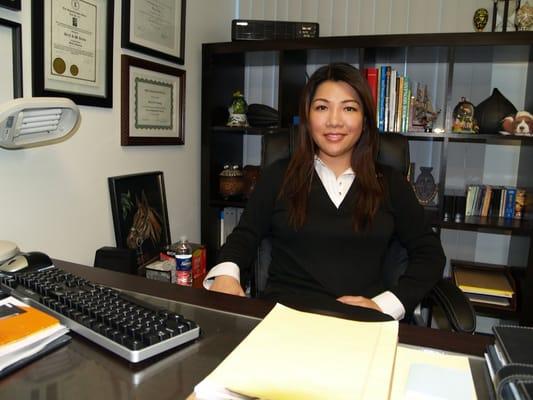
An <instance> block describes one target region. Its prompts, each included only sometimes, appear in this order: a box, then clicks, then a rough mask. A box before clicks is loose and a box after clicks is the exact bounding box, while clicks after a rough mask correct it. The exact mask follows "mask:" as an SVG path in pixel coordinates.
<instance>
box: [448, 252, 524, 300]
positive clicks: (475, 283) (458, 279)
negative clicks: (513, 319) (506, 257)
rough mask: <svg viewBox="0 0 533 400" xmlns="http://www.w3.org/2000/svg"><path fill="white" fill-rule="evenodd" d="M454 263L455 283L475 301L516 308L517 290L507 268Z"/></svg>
mask: <svg viewBox="0 0 533 400" xmlns="http://www.w3.org/2000/svg"><path fill="white" fill-rule="evenodd" d="M452 264H454V265H453V277H454V280H455V285H456V286H457V287H459V289H461V290H462V291H463V292H464V293H465V294H466V296H467V297H468V298H469V299H470V301H472V302H473V303H478V304H481V305H491V306H499V307H507V308H509V309H512V308H514V305H515V302H514V297H515V291H514V290H513V285H512V284H511V282H510V281H509V278H508V277H507V275H506V274H505V270H504V269H501V268H484V269H472V268H469V267H468V266H461V265H457V264H456V263H455V262H454V263H452Z"/></svg>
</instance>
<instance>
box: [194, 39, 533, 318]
mask: <svg viewBox="0 0 533 400" xmlns="http://www.w3.org/2000/svg"><path fill="white" fill-rule="evenodd" d="M202 51H203V65H202V74H203V75H202V150H201V152H202V155H201V156H202V162H201V168H202V172H201V178H202V183H201V191H202V195H201V202H202V203H201V218H202V220H201V233H202V243H205V244H206V246H207V249H208V253H207V254H208V265H209V266H212V265H213V263H214V260H215V255H216V252H217V251H218V249H219V247H220V245H219V243H220V222H219V216H220V212H221V210H223V209H224V207H244V206H245V204H246V201H245V199H244V198H243V199H229V200H225V199H223V198H221V197H220V195H219V191H218V174H219V173H220V171H221V170H222V168H223V166H224V164H226V163H228V162H230V163H235V164H239V165H241V166H243V163H244V162H245V159H244V158H243V149H244V147H245V144H244V143H245V141H246V138H247V137H248V136H250V135H254V136H257V135H259V136H260V137H263V136H264V137H268V136H269V135H270V136H272V135H281V136H283V137H286V138H288V137H289V136H290V130H291V124H292V121H293V118H294V116H296V115H297V114H298V97H299V94H300V92H301V89H302V88H303V86H304V84H305V81H306V77H307V76H308V75H309V74H310V73H311V72H312V70H314V68H315V67H316V66H318V65H322V64H325V63H327V62H330V61H346V62H350V63H351V64H353V65H355V66H357V67H358V68H360V69H361V70H363V69H364V68H366V67H373V66H377V65H384V64H390V65H393V66H394V68H396V69H398V70H399V71H400V72H401V73H402V74H406V75H408V76H409V77H410V78H412V79H413V80H414V81H417V80H425V81H426V82H429V88H430V92H431V96H432V100H433V102H434V106H435V108H436V109H440V110H441V112H440V114H439V118H438V120H437V122H438V125H439V126H440V127H442V129H443V130H444V133H431V132H430V133H425V132H403V133H402V134H403V135H405V136H407V137H408V138H409V140H410V142H411V143H412V144H413V146H418V150H417V151H416V152H415V153H419V154H420V153H424V152H425V153H428V152H433V153H434V155H433V156H432V157H431V160H432V161H431V162H432V163H433V167H434V175H435V181H436V182H437V183H438V194H437V196H436V199H437V200H436V202H435V204H433V205H432V207H428V213H429V214H431V215H432V219H431V220H432V222H433V223H434V224H435V226H436V227H437V228H438V229H447V230H461V231H475V232H481V233H495V234H500V235H510V236H511V237H515V236H521V237H525V238H528V239H529V250H530V251H529V253H530V254H529V257H527V258H528V260H527V265H526V266H525V268H523V269H522V271H520V272H519V273H515V271H514V269H513V271H512V273H513V276H516V277H517V278H518V281H517V287H518V297H517V300H518V306H517V310H518V311H517V312H516V313H512V314H511V315H509V313H507V314H505V315H504V316H503V317H505V318H508V317H511V318H512V319H518V320H520V321H521V322H522V323H524V324H529V325H533V293H532V292H533V253H531V238H532V233H533V229H532V223H533V221H532V220H533V209H529V210H528V209H526V213H525V216H524V217H523V219H522V220H504V219H502V218H487V217H486V218H482V217H467V218H464V219H463V220H462V221H461V222H457V223H456V222H452V221H447V222H444V221H443V213H444V210H443V201H442V199H443V198H444V195H445V194H446V193H447V192H448V191H450V190H451V189H455V190H457V189H458V188H457V187H455V188H453V184H452V181H453V179H451V177H453V174H454V173H456V172H457V170H458V169H457V168H458V167H457V166H453V167H451V166H450V160H451V158H453V157H451V155H455V153H456V152H457V150H458V149H460V148H461V147H462V146H467V147H468V146H474V147H469V148H472V149H476V148H477V147H476V146H486V147H490V151H488V152H487V153H486V155H485V156H486V157H488V158H490V157H489V156H490V155H491V154H498V152H499V150H498V148H499V146H503V147H502V148H506V149H508V148H509V146H511V147H510V148H511V149H514V150H512V153H513V154H514V157H515V159H513V160H514V161H513V163H514V164H513V168H514V174H515V176H516V179H514V180H513V183H512V185H513V186H516V187H521V188H525V189H526V190H527V193H528V195H529V199H530V201H529V202H530V203H532V202H531V199H533V138H531V137H524V136H522V137H516V136H503V135H500V134H499V133H498V132H490V133H483V134H460V133H452V131H451V128H452V112H453V108H454V106H455V104H457V102H458V101H459V100H460V98H461V97H462V96H465V97H467V98H470V99H471V101H472V102H473V103H474V104H478V103H479V102H480V101H481V100H483V99H485V98H486V97H488V96H489V95H490V94H491V92H492V90H493V88H494V86H495V85H501V84H502V82H504V84H505V86H506V88H505V89H506V90H507V91H512V92H513V93H515V92H518V93H517V94H516V96H515V97H517V98H519V99H520V101H519V102H518V103H519V104H515V106H516V107H517V109H519V110H528V111H530V112H532V111H533V33H532V32H498V33H444V34H408V35H377V36H343V37H323V38H316V39H305V40H279V41H240V42H230V43H212V44H204V45H203V49H202ZM261 53H264V54H268V55H269V57H268V58H267V59H268V60H271V61H268V62H265V65H264V67H265V68H269V69H272V70H273V71H274V73H273V74H272V75H273V76H275V82H276V83H275V85H274V86H275V87H273V88H270V89H271V91H272V92H273V93H274V96H275V101H274V103H275V104H268V105H270V106H273V107H275V108H276V109H277V110H278V111H279V128H276V129H262V128H227V127H225V124H226V121H227V118H228V112H227V108H228V106H229V104H230V102H231V95H232V93H233V92H234V91H235V90H237V89H240V90H243V89H244V88H245V86H246V85H247V84H248V85H249V84H250V82H249V80H250V79H251V78H249V76H250V75H249V74H248V75H247V71H248V69H249V68H257V67H261V65H257V57H256V58H254V55H257V54H261ZM251 60H252V61H251ZM247 80H248V81H247ZM495 82H496V83H495ZM260 84H261V82H254V85H255V86H257V85H260ZM500 89H501V88H500ZM244 94H245V97H246V95H247V93H246V92H245V93H244ZM277 137H280V136H277ZM286 140H287V141H286V143H287V146H288V145H289V144H288V143H289V141H288V139H286ZM261 143H264V141H263V140H261ZM426 148H427V150H425V149H426ZM483 148H484V147H483ZM420 149H422V150H420ZM483 152H484V150H482V152H481V153H482V155H483V154H484V153H483ZM414 155H415V156H416V154H414ZM412 156H413V153H412ZM496 158H497V157H496ZM488 161H491V160H488ZM420 165H423V162H422V164H420ZM491 169H498V166H492V167H491ZM484 170H485V171H487V170H488V169H487V168H486V166H485V165H484V164H483V163H481V167H479V166H478V168H477V170H475V171H473V172H471V173H472V174H473V175H472V176H474V178H473V181H474V182H468V177H467V178H463V181H464V182H463V183H461V182H462V181H459V184H458V185H459V189H462V191H463V193H464V192H465V190H466V185H467V184H470V183H476V181H477V182H479V183H483V179H484V177H483V176H482V175H484V172H483V171H484ZM468 173H470V172H468ZM476 174H477V175H481V176H475V175H476ZM466 175H467V173H465V176H466ZM465 179H466V180H465ZM495 184H501V185H506V184H508V183H507V182H502V183H495ZM450 185H452V187H450ZM456 185H457V182H456ZM484 311H485V310H484Z"/></svg>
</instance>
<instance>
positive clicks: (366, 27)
mask: <svg viewBox="0 0 533 400" xmlns="http://www.w3.org/2000/svg"><path fill="white" fill-rule="evenodd" d="M359 8H360V13H361V14H360V16H359V23H360V24H361V29H360V30H359V34H360V35H373V34H374V32H375V29H374V26H375V23H374V21H375V19H376V15H375V7H374V2H373V1H367V0H360V7H359Z"/></svg>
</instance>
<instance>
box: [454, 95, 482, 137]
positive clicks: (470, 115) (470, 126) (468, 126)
mask: <svg viewBox="0 0 533 400" xmlns="http://www.w3.org/2000/svg"><path fill="white" fill-rule="evenodd" d="M478 130H479V128H478V125H477V121H476V119H475V118H474V105H473V104H472V103H470V102H469V101H467V100H466V98H465V97H461V101H460V102H459V103H458V104H457V105H456V106H455V108H454V109H453V125H452V132H460V133H477V132H478Z"/></svg>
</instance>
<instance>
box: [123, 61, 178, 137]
mask: <svg viewBox="0 0 533 400" xmlns="http://www.w3.org/2000/svg"><path fill="white" fill-rule="evenodd" d="M121 69H122V74H121V75H122V100H121V104H122V121H121V132H122V136H121V141H120V144H121V145H122V146H135V145H165V144H166V145H176V144H184V133H183V129H184V125H185V121H184V118H185V116H184V110H185V94H184V93H185V71H184V70H182V69H177V68H172V67H168V66H166V65H161V64H156V63H153V62H151V61H147V60H143V59H140V58H135V57H131V56H126V55H123V56H122V65H121Z"/></svg>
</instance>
